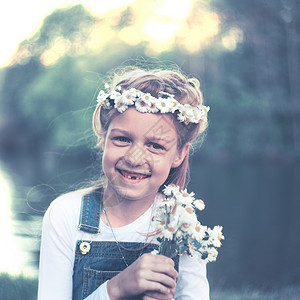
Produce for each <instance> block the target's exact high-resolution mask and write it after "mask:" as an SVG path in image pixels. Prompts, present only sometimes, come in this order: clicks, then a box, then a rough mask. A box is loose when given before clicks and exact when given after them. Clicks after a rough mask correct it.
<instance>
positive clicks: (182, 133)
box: [93, 69, 207, 191]
mask: <svg viewBox="0 0 300 300" xmlns="http://www.w3.org/2000/svg"><path fill="white" fill-rule="evenodd" d="M110 86H111V90H114V89H115V88H116V87H117V86H120V87H121V88H122V90H129V89H130V88H135V89H137V90H140V91H142V92H144V93H150V94H151V95H152V96H153V97H156V98H157V97H158V94H159V93H160V92H166V93H169V94H172V95H174V97H175V99H176V100H177V101H178V102H179V103H181V104H190V105H192V106H197V105H199V104H203V103H202V102H203V98H202V93H201V91H200V83H199V81H198V80H197V79H196V78H188V77H186V76H184V75H183V74H181V73H180V72H179V71H169V70H153V71H145V70H140V69H138V70H134V71H130V72H128V73H126V74H123V75H121V76H115V78H114V79H113V81H112V83H111V84H110ZM118 114H119V112H118V111H117V110H116V109H111V110H107V109H101V106H100V105H98V106H97V107H96V109H95V111H94V116H93V129H94V132H95V134H96V136H97V138H98V146H100V145H101V142H102V140H103V138H104V137H105V135H106V132H107V130H108V127H109V124H110V122H111V121H112V119H113V118H114V117H115V116H117V115H118ZM168 115H169V116H170V117H171V119H172V122H173V124H174V126H175V128H176V132H177V137H178V139H177V150H178V151H179V152H180V151H182V149H183V147H184V145H186V144H187V143H191V142H193V141H194V140H195V139H196V138H197V137H198V135H199V134H200V133H203V132H204V131H205V129H206V127H207V123H204V122H200V123H198V124H195V123H190V124H188V125H186V124H184V123H180V122H179V121H178V120H177V118H176V116H175V115H174V114H171V113H168ZM187 179H189V152H188V153H187V155H186V157H185V159H184V160H183V162H182V163H181V165H180V166H178V167H177V168H172V169H171V170H170V173H169V176H168V178H167V180H166V181H165V182H164V184H163V185H162V186H161V187H160V189H159V190H160V191H161V190H162V189H163V187H164V185H167V184H170V183H174V184H176V185H179V187H180V188H181V189H183V188H184V187H185V185H186V183H187V181H188V180H187Z"/></svg>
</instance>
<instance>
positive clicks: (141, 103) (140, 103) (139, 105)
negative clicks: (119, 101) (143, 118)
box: [134, 99, 149, 113]
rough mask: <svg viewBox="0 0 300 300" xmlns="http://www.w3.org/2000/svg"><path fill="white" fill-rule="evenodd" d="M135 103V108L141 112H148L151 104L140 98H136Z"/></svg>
mask: <svg viewBox="0 0 300 300" xmlns="http://www.w3.org/2000/svg"><path fill="white" fill-rule="evenodd" d="M134 104H135V108H136V110H137V111H139V112H141V113H146V112H148V107H149V104H148V103H147V102H146V100H142V99H139V100H136V101H135V102H134Z"/></svg>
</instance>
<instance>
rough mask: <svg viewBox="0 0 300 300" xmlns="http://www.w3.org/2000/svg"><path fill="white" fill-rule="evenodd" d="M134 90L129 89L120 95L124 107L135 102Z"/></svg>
mask: <svg viewBox="0 0 300 300" xmlns="http://www.w3.org/2000/svg"><path fill="white" fill-rule="evenodd" d="M135 95H136V93H135V90H133V89H130V90H128V91H124V92H123V93H122V99H123V102H124V103H125V104H126V105H133V104H134V100H135Z"/></svg>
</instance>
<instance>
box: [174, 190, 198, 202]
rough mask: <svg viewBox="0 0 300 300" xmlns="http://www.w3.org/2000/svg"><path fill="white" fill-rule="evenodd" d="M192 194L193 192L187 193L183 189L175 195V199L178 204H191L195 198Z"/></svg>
mask: <svg viewBox="0 0 300 300" xmlns="http://www.w3.org/2000/svg"><path fill="white" fill-rule="evenodd" d="M194 195H195V194H194V193H190V194H189V193H188V192H187V191H186V189H185V190H183V191H182V192H181V193H180V194H177V195H176V199H177V201H178V203H179V204H184V205H191V204H192V203H193V201H194V199H195V198H194Z"/></svg>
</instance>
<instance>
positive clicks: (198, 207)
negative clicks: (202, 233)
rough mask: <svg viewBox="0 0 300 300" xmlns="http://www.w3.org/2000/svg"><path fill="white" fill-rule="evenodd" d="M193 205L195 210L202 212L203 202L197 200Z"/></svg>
mask: <svg viewBox="0 0 300 300" xmlns="http://www.w3.org/2000/svg"><path fill="white" fill-rule="evenodd" d="M194 205H195V207H196V208H197V209H199V210H203V209H204V208H205V204H204V201H203V200H201V199H197V200H195V201H194Z"/></svg>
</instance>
